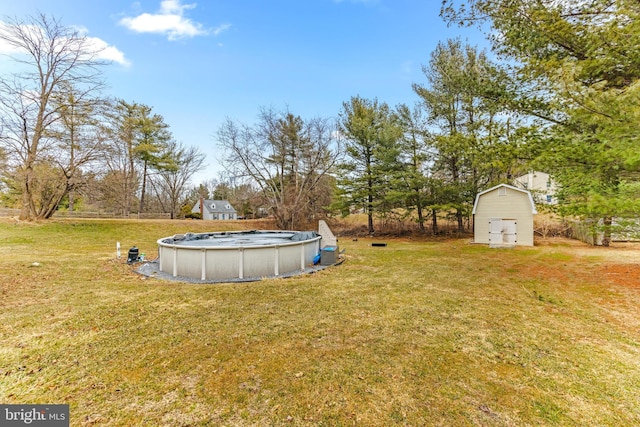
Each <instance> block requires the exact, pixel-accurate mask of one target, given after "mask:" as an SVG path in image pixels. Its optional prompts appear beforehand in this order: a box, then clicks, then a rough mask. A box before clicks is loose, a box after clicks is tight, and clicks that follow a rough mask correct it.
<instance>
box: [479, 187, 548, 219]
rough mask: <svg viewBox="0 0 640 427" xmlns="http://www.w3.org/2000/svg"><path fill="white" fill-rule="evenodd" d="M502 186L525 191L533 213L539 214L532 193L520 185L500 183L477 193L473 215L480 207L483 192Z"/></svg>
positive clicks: (521, 191)
mask: <svg viewBox="0 0 640 427" xmlns="http://www.w3.org/2000/svg"><path fill="white" fill-rule="evenodd" d="M500 187H504V188H509V189H511V190H513V191H519V192H520V193H524V194H526V195H527V197H528V199H529V203H530V204H531V213H533V214H537V213H538V211H537V210H536V204H535V203H534V201H533V197H532V196H531V193H530V192H529V191H527V190H523V189H522V188H518V187H514V186H513V185H509V184H499V185H496V186H495V187H491V188H489V189H488V190H484V191H482V192H480V193H478V194H476V201H475V202H474V203H473V211H472V212H471V214H472V215H475V214H476V208H477V207H478V201H479V200H480V196H482V195H483V194H487V193H490V192H492V191H495V190H497V189H498V188H500Z"/></svg>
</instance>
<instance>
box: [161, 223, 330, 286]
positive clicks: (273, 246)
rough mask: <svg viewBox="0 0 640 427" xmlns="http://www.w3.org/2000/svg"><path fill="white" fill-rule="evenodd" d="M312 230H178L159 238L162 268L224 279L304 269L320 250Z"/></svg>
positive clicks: (194, 276)
mask: <svg viewBox="0 0 640 427" xmlns="http://www.w3.org/2000/svg"><path fill="white" fill-rule="evenodd" d="M320 239H322V237H321V236H320V235H318V234H317V233H316V232H314V231H257V230H254V231H227V232H218V233H198V234H194V233H187V234H176V235H175V236H171V237H164V238H162V239H159V240H158V263H159V270H160V271H161V272H164V273H167V274H170V275H172V276H173V277H186V278H191V279H198V280H202V281H225V280H237V279H256V278H262V277H271V276H281V275H285V274H290V273H294V272H297V271H300V272H302V271H304V270H305V268H306V267H307V266H310V265H313V262H314V258H316V257H317V255H318V254H320Z"/></svg>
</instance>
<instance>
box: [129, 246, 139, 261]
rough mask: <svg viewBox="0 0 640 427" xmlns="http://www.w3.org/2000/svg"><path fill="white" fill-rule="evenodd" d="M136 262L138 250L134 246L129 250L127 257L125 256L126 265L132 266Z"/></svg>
mask: <svg viewBox="0 0 640 427" xmlns="http://www.w3.org/2000/svg"><path fill="white" fill-rule="evenodd" d="M134 262H138V248H136V247H135V246H134V247H132V248H131V249H129V255H128V256H127V264H133V263H134Z"/></svg>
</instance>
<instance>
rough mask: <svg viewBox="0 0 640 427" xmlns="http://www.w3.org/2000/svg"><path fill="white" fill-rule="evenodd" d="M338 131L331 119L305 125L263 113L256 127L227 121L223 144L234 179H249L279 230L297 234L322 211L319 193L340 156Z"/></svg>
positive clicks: (221, 133) (284, 116)
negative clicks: (317, 203)
mask: <svg viewBox="0 0 640 427" xmlns="http://www.w3.org/2000/svg"><path fill="white" fill-rule="evenodd" d="M335 130H336V129H335V126H334V125H332V123H331V122H330V121H329V120H327V119H321V118H316V119H312V120H308V121H303V120H302V119H301V118H300V117H297V116H294V115H293V114H291V113H289V112H286V113H278V112H275V111H274V110H272V109H263V110H262V111H261V113H260V116H259V122H258V124H256V125H255V126H253V127H252V126H247V125H243V124H239V123H236V122H234V121H232V120H227V121H226V122H225V123H223V125H222V126H221V127H220V129H219V130H218V140H219V143H220V145H221V146H222V147H223V148H224V149H225V150H226V151H227V153H228V158H227V164H226V166H227V168H228V169H229V170H230V171H231V172H230V175H232V176H241V177H249V178H250V179H251V180H252V184H253V185H256V186H258V187H259V188H260V190H261V192H262V194H263V196H264V198H265V200H266V201H267V203H268V209H269V210H270V212H271V213H272V214H273V215H274V217H275V220H276V224H277V225H278V227H280V228H281V229H293V228H294V227H298V226H300V225H306V223H307V222H308V221H310V220H311V219H312V218H313V216H314V215H315V214H316V212H313V210H314V209H318V208H319V207H318V206H317V205H316V204H315V201H317V200H318V195H317V191H318V190H319V189H320V187H321V186H322V185H323V184H324V183H325V182H326V180H324V179H323V178H324V177H325V176H326V175H327V174H328V173H329V172H330V171H331V170H332V168H333V167H334V165H335V163H336V161H337V153H339V150H338V147H337V144H338V141H337V140H336V139H335V134H336V133H335ZM324 188H327V187H326V186H325V187H324ZM330 190H331V189H330V188H329V191H330Z"/></svg>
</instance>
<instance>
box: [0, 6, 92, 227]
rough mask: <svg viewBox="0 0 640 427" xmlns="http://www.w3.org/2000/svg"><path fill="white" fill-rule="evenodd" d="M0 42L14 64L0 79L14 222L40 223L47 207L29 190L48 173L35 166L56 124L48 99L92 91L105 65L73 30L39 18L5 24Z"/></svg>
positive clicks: (55, 108) (2, 139)
mask: <svg viewBox="0 0 640 427" xmlns="http://www.w3.org/2000/svg"><path fill="white" fill-rule="evenodd" d="M0 41H1V42H3V43H4V44H5V45H6V46H8V47H9V48H10V49H11V51H12V52H13V53H12V54H11V55H10V57H11V58H12V59H13V60H14V62H15V63H16V65H17V67H16V69H17V71H16V72H15V73H14V74H12V75H11V76H6V77H4V78H2V79H0V126H1V127H2V129H3V132H2V134H1V135H0V144H1V146H2V147H3V148H4V149H5V150H6V151H7V153H8V155H9V156H10V159H11V162H12V166H13V168H14V170H15V175H16V177H19V178H20V186H19V187H20V191H21V194H22V206H21V213H20V218H21V219H35V218H45V217H46V215H47V212H50V211H51V209H50V206H42V205H40V206H39V205H38V200H37V198H36V197H35V187H34V186H35V185H36V181H38V180H39V177H38V176H37V173H38V169H41V170H48V169H49V168H48V167H44V168H39V167H37V166H38V164H39V163H43V162H46V161H47V159H46V156H47V155H48V154H50V153H49V151H50V149H51V148H52V147H53V141H54V139H53V138H51V136H50V135H48V134H47V132H48V130H49V129H50V128H51V127H52V125H53V124H54V123H55V122H56V121H58V120H60V108H61V105H62V104H60V103H58V102H54V98H55V97H56V95H57V94H59V93H60V92H62V91H64V90H65V87H74V88H78V89H79V90H81V91H82V93H84V94H89V93H91V92H94V91H96V90H98V89H99V88H100V87H101V86H102V80H101V78H100V76H101V74H100V71H99V68H100V66H101V65H103V64H104V63H105V62H103V61H102V60H100V59H99V57H98V54H99V51H98V50H97V49H96V48H95V46H93V45H92V44H91V42H90V41H89V40H88V39H87V38H86V37H85V36H83V35H82V34H81V33H80V32H79V31H78V30H76V29H73V28H70V27H65V26H63V25H62V24H61V23H60V21H59V20H57V19H55V18H50V17H48V16H46V15H44V14H40V15H37V16H34V17H29V18H26V19H24V20H22V19H17V18H14V19H9V20H7V21H6V22H4V23H3V24H2V25H0ZM58 99H61V97H58ZM59 178H61V177H59ZM40 181H42V179H40ZM45 200H47V199H40V203H42V202H43V201H45Z"/></svg>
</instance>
